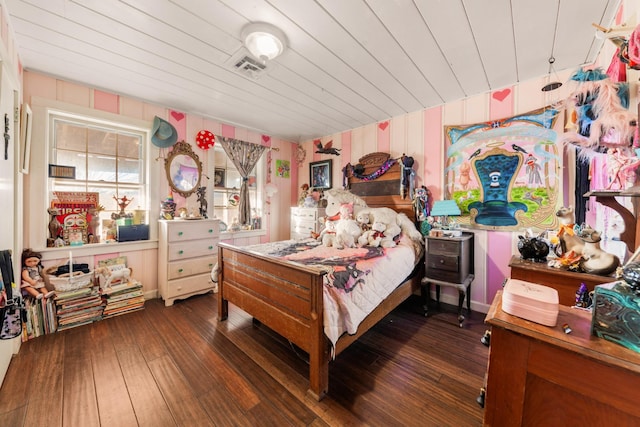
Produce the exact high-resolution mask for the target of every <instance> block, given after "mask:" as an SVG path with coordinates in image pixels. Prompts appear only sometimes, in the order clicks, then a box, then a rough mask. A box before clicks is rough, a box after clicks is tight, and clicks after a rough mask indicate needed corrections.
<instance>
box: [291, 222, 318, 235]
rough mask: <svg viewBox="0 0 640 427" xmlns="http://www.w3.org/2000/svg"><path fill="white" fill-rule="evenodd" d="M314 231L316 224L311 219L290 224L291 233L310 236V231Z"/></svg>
mask: <svg viewBox="0 0 640 427" xmlns="http://www.w3.org/2000/svg"><path fill="white" fill-rule="evenodd" d="M312 231H316V226H315V223H314V222H313V221H300V222H299V223H297V224H292V226H291V233H292V234H294V233H295V234H300V235H304V236H305V237H311V232H312Z"/></svg>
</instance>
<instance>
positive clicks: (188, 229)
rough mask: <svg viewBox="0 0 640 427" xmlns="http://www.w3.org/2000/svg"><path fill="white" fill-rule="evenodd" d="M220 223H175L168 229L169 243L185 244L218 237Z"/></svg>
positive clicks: (203, 221)
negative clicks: (208, 237) (185, 242)
mask: <svg viewBox="0 0 640 427" xmlns="http://www.w3.org/2000/svg"><path fill="white" fill-rule="evenodd" d="M218 224H219V222H218V221H206V220H199V221H187V220H184V221H174V222H173V223H172V224H170V225H169V226H168V228H167V241H169V242H170V243H171V242H184V241H188V240H193V239H203V238H205V237H206V236H212V237H213V236H218V234H219V233H218Z"/></svg>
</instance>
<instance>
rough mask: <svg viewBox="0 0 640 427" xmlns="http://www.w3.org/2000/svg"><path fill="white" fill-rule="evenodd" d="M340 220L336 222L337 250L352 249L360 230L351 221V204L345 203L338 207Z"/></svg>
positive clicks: (353, 221)
mask: <svg viewBox="0 0 640 427" xmlns="http://www.w3.org/2000/svg"><path fill="white" fill-rule="evenodd" d="M339 215H340V219H339V220H338V221H337V222H336V244H335V245H334V246H335V247H336V248H338V249H342V248H354V247H355V246H356V242H357V241H358V237H360V235H361V234H362V229H361V228H360V225H359V224H358V222H357V221H356V220H355V219H353V204H352V203H345V204H343V205H342V206H340V213H339Z"/></svg>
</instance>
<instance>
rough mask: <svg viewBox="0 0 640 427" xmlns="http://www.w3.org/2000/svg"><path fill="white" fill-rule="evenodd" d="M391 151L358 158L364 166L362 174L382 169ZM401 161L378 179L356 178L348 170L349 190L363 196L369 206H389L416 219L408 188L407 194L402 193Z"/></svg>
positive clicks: (413, 219)
mask: <svg viewBox="0 0 640 427" xmlns="http://www.w3.org/2000/svg"><path fill="white" fill-rule="evenodd" d="M390 157H391V156H390V154H389V153H379V152H378V153H370V154H367V155H365V156H363V157H361V158H360V159H359V160H358V163H359V164H361V165H362V166H364V171H363V172H360V174H359V175H360V176H366V175H370V174H372V173H373V172H375V171H377V170H378V169H380V167H381V166H382V165H383V164H384V162H386V161H387V160H389V158H390ZM400 161H401V160H398V162H396V163H395V164H394V165H393V166H391V168H390V169H389V170H388V171H387V172H386V173H385V174H383V175H382V176H380V177H378V178H377V179H373V180H370V181H365V180H363V179H360V178H356V177H355V176H354V175H353V170H348V172H347V183H348V185H349V191H351V192H352V193H353V194H355V195H357V196H359V197H361V198H362V199H363V200H364V201H365V202H366V203H367V205H368V206H371V207H384V206H386V207H388V208H391V209H393V210H395V211H396V212H402V213H405V214H406V215H407V216H408V217H409V219H411V220H412V221H415V210H414V208H413V201H412V200H411V195H410V194H409V190H408V189H407V195H406V196H405V197H404V198H403V197H402V196H401V195H400V183H401V179H402V168H401V166H400Z"/></svg>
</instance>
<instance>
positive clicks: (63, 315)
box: [55, 286, 104, 331]
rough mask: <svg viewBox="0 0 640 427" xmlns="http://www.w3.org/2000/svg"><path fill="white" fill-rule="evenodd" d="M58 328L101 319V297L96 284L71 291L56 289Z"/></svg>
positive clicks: (71, 326)
mask: <svg viewBox="0 0 640 427" xmlns="http://www.w3.org/2000/svg"><path fill="white" fill-rule="evenodd" d="M55 300H56V307H57V312H58V330H59V331H62V330H65V329H70V328H74V327H76V326H80V325H86V324H88V323H92V322H95V321H98V320H101V319H102V311H103V309H104V307H103V305H102V299H101V298H100V292H99V291H98V287H97V286H89V287H84V288H80V289H76V290H72V291H64V292H60V291H56V297H55Z"/></svg>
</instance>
